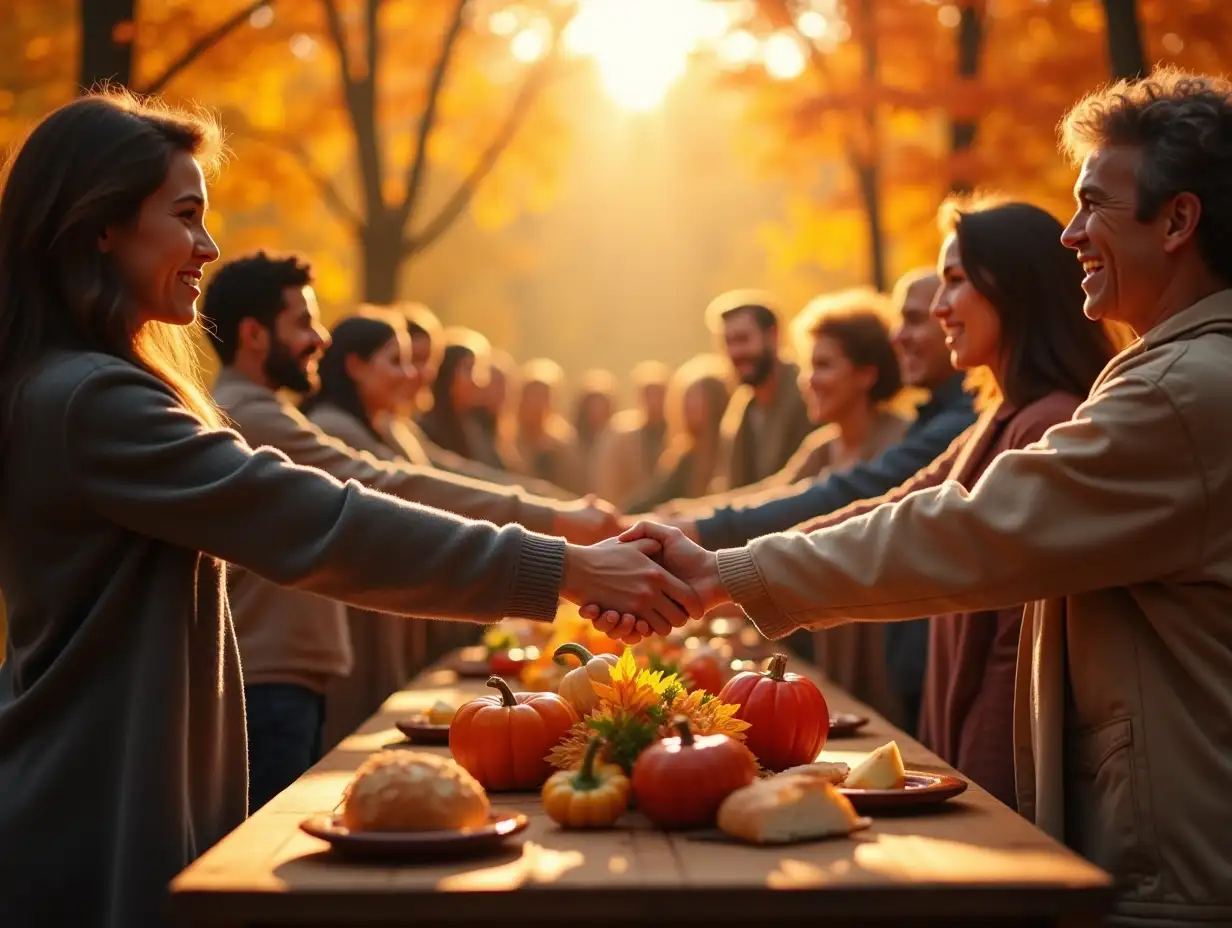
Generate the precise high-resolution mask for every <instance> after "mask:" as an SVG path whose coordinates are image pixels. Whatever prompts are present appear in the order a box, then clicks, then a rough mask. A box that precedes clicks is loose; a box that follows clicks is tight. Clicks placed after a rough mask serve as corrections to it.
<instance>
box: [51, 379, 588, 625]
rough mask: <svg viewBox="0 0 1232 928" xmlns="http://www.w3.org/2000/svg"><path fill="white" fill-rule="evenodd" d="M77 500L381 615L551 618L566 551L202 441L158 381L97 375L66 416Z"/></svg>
mask: <svg viewBox="0 0 1232 928" xmlns="http://www.w3.org/2000/svg"><path fill="white" fill-rule="evenodd" d="M63 442H64V446H65V454H66V460H68V461H69V462H70V466H71V467H72V469H73V476H74V478H75V480H76V484H77V486H78V488H79V489H78V492H79V493H80V494H81V496H82V503H83V505H85V506H88V507H90V508H92V509H93V510H94V511H96V512H98V513H99V514H100V515H101V516H103V517H105V518H107V519H109V520H111V521H112V522H114V523H116V524H117V525H119V526H122V527H123V528H125V529H127V530H129V531H131V532H133V533H136V534H139V535H145V536H148V537H151V538H155V539H158V540H160V541H163V542H167V543H170V544H174V545H179V546H181V547H184V548H187V549H189V550H195V551H202V552H205V553H206V554H209V555H213V556H214V557H216V558H219V559H220V560H223V561H227V562H229V563H232V564H235V565H237V566H239V567H243V568H245V569H247V570H250V571H252V572H253V573H254V574H257V575H259V576H262V577H264V578H266V579H267V580H270V581H272V582H274V583H278V584H281V585H283V586H289V587H294V588H296V589H301V590H306V591H308V592H311V593H317V594H319V595H323V596H328V597H331V598H334V599H339V600H342V601H344V602H348V603H351V604H353V605H356V606H363V607H366V608H370V609H377V610H380V611H382V612H394V613H402V614H408V615H417V616H431V617H437V618H454V619H470V620H474V621H481V622H492V621H497V620H499V619H500V618H501V617H502V616H524V617H527V618H537V619H550V618H552V616H553V615H554V614H555V611H556V604H557V597H558V591H559V586H560V581H561V576H562V573H563V568H564V549H565V546H564V542H563V541H561V540H558V539H549V538H546V537H544V536H540V535H535V534H534V533H531V532H528V531H526V530H525V529H523V528H521V527H519V526H516V525H515V526H507V527H505V528H501V529H498V528H496V527H495V526H494V525H491V524H490V523H486V522H467V521H464V520H462V519H459V518H456V517H454V516H451V515H449V514H447V513H444V512H441V511H438V510H435V509H430V508H427V507H425V506H419V505H416V504H414V503H409V502H405V501H403V500H400V499H397V498H395V497H392V496H387V495H385V494H382V493H379V492H376V491H374V490H369V489H366V488H365V487H363V486H361V485H360V484H359V483H357V482H355V481H348V482H346V483H342V482H341V481H339V480H337V479H335V478H333V477H331V476H329V475H327V474H325V473H323V472H322V471H319V470H316V469H314V468H311V467H303V466H297V465H293V464H291V463H290V462H289V461H288V460H287V458H286V457H285V456H284V455H283V454H282V453H281V452H278V451H274V450H271V449H268V448H263V449H259V450H257V451H253V450H252V449H251V448H249V447H248V445H246V444H245V443H244V441H243V440H242V439H241V438H240V437H239V435H237V434H236V433H235V432H232V431H229V430H222V429H217V430H211V429H207V428H205V427H204V426H203V425H202V424H201V423H200V421H199V420H198V419H197V418H196V417H195V416H193V415H192V414H190V413H189V412H188V411H187V410H186V409H185V408H184V407H183V405H182V404H181V403H180V402H179V401H178V399H177V398H176V397H175V396H174V395H173V394H172V393H171V392H170V390H169V389H168V388H167V387H166V386H165V385H164V384H163V383H162V382H161V381H160V380H158V379H157V378H155V377H153V376H151V375H150V374H147V373H145V372H144V371H141V370H140V369H138V368H135V367H133V366H132V365H130V364H126V363H123V362H119V361H117V362H114V363H103V364H100V365H99V366H98V367H97V368H96V369H95V370H94V371H93V372H92V373H90V374H89V375H87V376H86V377H85V378H84V379H83V380H82V381H81V382H80V384H78V385H77V386H76V388H75V389H74V390H73V392H72V394H71V396H70V398H69V400H68V402H67V407H66V410H65V416H64V421H63Z"/></svg>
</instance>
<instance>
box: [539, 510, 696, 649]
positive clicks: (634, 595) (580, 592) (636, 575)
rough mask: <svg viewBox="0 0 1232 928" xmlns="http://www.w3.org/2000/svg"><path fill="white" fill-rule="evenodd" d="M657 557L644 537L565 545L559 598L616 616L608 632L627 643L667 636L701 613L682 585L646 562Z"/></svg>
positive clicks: (653, 543)
mask: <svg viewBox="0 0 1232 928" xmlns="http://www.w3.org/2000/svg"><path fill="white" fill-rule="evenodd" d="M635 528H636V527H635ZM634 530H635V529H631V530H630V531H631V532H632V531H634ZM661 553H662V546H661V545H660V543H659V542H658V541H657V540H656V539H654V538H650V537H646V536H642V537H639V538H632V537H631V538H629V539H628V540H627V542H622V541H618V540H616V539H614V538H613V539H609V540H607V541H604V542H601V543H599V544H596V545H591V546H590V547H578V546H576V545H569V546H568V547H567V548H566V549H565V575H564V581H563V583H562V584H561V595H562V596H564V598H565V599H567V600H569V601H570V602H573V603H577V604H578V605H582V604H584V603H594V604H597V605H596V606H594V607H593V608H594V610H595V615H598V614H599V613H600V612H603V611H609V612H611V613H612V614H613V615H615V616H616V617H617V620H616V622H614V623H612V624H613V631H614V632H615V633H613V631H609V632H607V634H609V635H610V637H612V638H617V639H620V640H622V641H625V642H626V643H628V644H635V643H636V642H637V641H640V640H641V639H642V638H643V637H645V636H646V635H648V634H651V633H654V634H658V635H667V634H670V633H671V631H672V629H673V628H679V627H680V626H682V625H684V624H685V623H686V622H687V621H688V620H689V617H690V616H698V617H700V616H701V615H702V614H703V612H704V609H703V606H702V603H701V601H700V600H699V599H698V598H697V596H696V595H695V594H694V592H693V589H692V587H690V586H689V584H688V583H687V582H685V581H683V580H681V579H679V578H677V577H675V576H673V575H672V574H671V573H669V572H668V571H666V570H664V569H663V568H662V567H661V566H659V565H658V564H657V563H655V561H653V560H652V559H651V558H652V557H657V556H659V555H660V554H661Z"/></svg>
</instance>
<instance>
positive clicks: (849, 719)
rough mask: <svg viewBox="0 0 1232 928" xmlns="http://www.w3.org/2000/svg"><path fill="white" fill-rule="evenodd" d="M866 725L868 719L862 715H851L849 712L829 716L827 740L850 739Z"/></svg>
mask: <svg viewBox="0 0 1232 928" xmlns="http://www.w3.org/2000/svg"><path fill="white" fill-rule="evenodd" d="M867 724H868V719H867V718H865V717H864V716H862V715H852V714H851V713H850V712H840V713H838V714H837V715H832V716H830V734H829V735H828V736H827V737H829V738H850V737H851V736H852V735H854V734H856V732H858V731H859V730H860V729H861V728H863V727H864V726H865V725H867Z"/></svg>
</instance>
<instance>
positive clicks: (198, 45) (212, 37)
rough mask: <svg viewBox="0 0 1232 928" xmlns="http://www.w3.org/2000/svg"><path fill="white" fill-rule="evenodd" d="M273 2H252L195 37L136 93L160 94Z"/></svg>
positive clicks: (261, 0) (260, 0)
mask: <svg viewBox="0 0 1232 928" xmlns="http://www.w3.org/2000/svg"><path fill="white" fill-rule="evenodd" d="M273 3H274V0H253V2H252V3H249V4H248V5H247V6H245V7H244V8H243V9H240V10H237V11H236V12H235V13H233V14H232V15H231V16H229V17H227V18H226V19H224V20H223V21H222V22H221V23H219V24H218V25H217V26H215V27H214V28H213V29H211V30H209V31H208V32H205V33H202V34H201V35H200V36H198V37H197V41H195V42H193V43H192V45H190V46H188V48H187V49H186V50H185V51H184V54H182V55H180V57H179V58H177V59H175V61H173V62H171V64H169V65H167V67H165V68H164V69H163V70H162V72H161V73H160V74H158V75H157V76H156V77H154V78H153V79H152V80H150V81H149V82H148V83H146V84H144V85H143V86H142V87H141V88H139V89H138V90H137V92H138V93H161V92H162V91H163V89H164V88H166V86H167V85H168V84H170V83H171V81H173V80H174V79H175V78H176V77H178V76H179V75H180V73H181V72H182V71H184V70H185V69H186V68H188V67H189V66H190V65H192V64H193V63H194V62H195V61H196V60H197V59H198V58H200V57H201V56H202V55H204V54H205V53H206V52H208V51H209V50H210V49H211V48H213V47H214V46H215V45H217V44H218V43H219V42H221V41H222V40H223V39H225V38H226V37H227V36H229V35H230V34H231V33H232V32H234V31H235V30H236V29H238V28H239V27H240V26H242V25H244V23H245V22H247V20H248V17H250V16H252V14H253V13H255V12H256V11H257V10H259V9H260V8H261V7H263V6H272V5H273Z"/></svg>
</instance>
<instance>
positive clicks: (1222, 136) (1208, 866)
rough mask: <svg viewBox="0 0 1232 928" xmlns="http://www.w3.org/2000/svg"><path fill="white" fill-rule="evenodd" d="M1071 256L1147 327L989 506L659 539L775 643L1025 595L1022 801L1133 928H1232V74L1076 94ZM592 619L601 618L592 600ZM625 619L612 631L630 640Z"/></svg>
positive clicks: (713, 595) (1099, 299)
mask: <svg viewBox="0 0 1232 928" xmlns="http://www.w3.org/2000/svg"><path fill="white" fill-rule="evenodd" d="M1063 142H1064V147H1065V149H1066V151H1067V153H1068V154H1069V155H1070V156H1071V158H1072V159H1073V160H1074V161H1075V162H1080V163H1081V165H1082V167H1081V174H1080V176H1079V178H1078V182H1077V184H1076V186H1075V195H1076V198H1077V202H1078V206H1077V211H1076V213H1075V215H1074V218H1073V219H1072V220H1071V221H1070V224H1069V227H1068V228H1067V229H1066V230H1065V233H1064V235H1063V238H1062V240H1063V241H1064V242H1065V244H1066V245H1068V246H1069V247H1071V248H1073V249H1074V250H1075V251H1076V252H1077V258H1078V260H1079V261H1081V262H1082V265H1083V267H1084V269H1085V270H1086V276H1085V279H1084V280H1083V283H1082V288H1083V290H1084V291H1085V294H1086V301H1085V307H1084V311H1085V313H1086V315H1087V316H1089V317H1091V318H1092V319H1105V320H1109V321H1113V322H1120V323H1123V324H1125V325H1128V326H1130V327H1131V328H1133V329H1134V331H1135V332H1136V334H1137V335H1138V336H1139V337H1138V339H1137V340H1136V341H1135V342H1134V343H1133V344H1132V345H1130V346H1129V347H1128V348H1126V349H1125V350H1124V351H1122V352H1121V353H1120V354H1119V355H1117V357H1116V358H1115V359H1113V361H1112V362H1111V363H1110V364H1109V365H1108V367H1107V369H1106V370H1105V371H1104V373H1103V375H1102V376H1101V377H1100V378H1099V380H1097V381H1096V383H1095V385H1094V386H1093V387H1092V389H1091V393H1090V396H1089V398H1088V399H1087V401H1086V402H1085V403H1084V404H1083V405H1082V406H1080V407H1079V408H1078V410H1077V411H1076V412H1075V413H1074V416H1073V419H1072V420H1070V421H1068V422H1064V423H1061V424H1059V425H1057V426H1054V427H1053V428H1052V429H1050V430H1049V431H1048V432H1047V433H1046V434H1045V435H1044V437H1043V439H1042V440H1041V441H1040V442H1038V443H1037V444H1035V445H1032V446H1029V447H1028V448H1027V449H1025V450H1020V451H1014V452H1011V453H1008V454H1004V455H1001V456H1000V457H998V458H997V460H996V461H995V462H994V463H993V464H992V465H991V466H990V467H989V468H988V470H987V471H985V473H984V475H983V477H982V478H981V479H980V481H979V482H978V483H977V484H976V485H975V486H974V487H972V489H971V490H970V491H967V490H965V489H963V488H962V487H961V486H959V485H958V484H954V483H949V484H945V485H942V486H940V487H937V488H935V489H931V490H921V491H919V492H916V493H912V494H910V495H908V496H906V497H905V498H903V499H901V500H899V501H898V502H894V503H888V504H885V505H882V506H879V507H877V508H876V509H874V510H873V511H871V512H869V513H867V514H866V515H863V516H860V517H856V518H852V519H848V520H846V521H844V522H842V523H840V524H838V525H836V526H834V527H832V528H827V529H822V530H819V531H816V532H813V533H811V534H804V533H799V532H797V533H788V534H779V535H768V536H766V537H763V538H760V539H756V540H754V541H752V542H750V543H749V544H748V545H746V546H744V547H741V548H732V549H728V550H724V551H719V552H718V553H717V554H711V553H708V552H705V551H703V550H702V549H701V548H699V547H698V546H696V545H694V544H693V543H692V542H690V541H689V540H688V539H687V538H685V536H684V535H683V534H682V533H680V532H679V531H677V530H675V529H672V528H662V527H659V526H655V525H653V524H650V523H642V524H641V525H639V526H636V527H635V528H633V529H631V530H630V531H629V532H626V533H625V534H624V535H623V536H622V537H623V538H624V539H626V540H632V539H634V538H637V537H640V536H651V537H654V538H657V539H659V540H660V541H661V542H662V543H663V544H664V547H665V550H664V563H665V565H666V566H667V568H668V569H669V570H671V571H672V572H673V573H676V574H677V576H679V577H681V578H682V579H684V580H686V581H687V582H689V583H690V585H692V586H693V588H694V589H695V590H696V591H697V593H698V594H699V598H701V599H702V601H703V603H704V604H705V605H706V606H707V607H708V608H713V607H715V606H718V605H721V604H723V603H724V602H726V601H728V600H734V601H735V602H736V603H738V604H739V605H740V606H741V607H743V608H744V610H745V611H746V612H747V613H748V615H749V616H750V617H751V618H752V619H753V621H754V622H755V623H756V624H757V626H758V627H759V628H760V629H761V631H762V632H763V633H764V634H765V635H766V636H767V637H771V638H781V637H783V636H785V635H788V634H790V633H791V632H793V631H795V630H796V629H797V628H803V627H813V628H817V627H821V628H825V627H829V626H833V625H837V624H841V623H842V622H845V621H851V620H857V621H861V620H862V621H870V620H872V621H876V620H901V619H908V618H914V617H916V616H921V615H929V614H932V613H940V612H949V611H956V610H963V611H977V610H986V609H997V608H1002V607H1005V606H1008V605H1009V604H1011V603H1018V602H1026V603H1028V605H1027V607H1026V611H1025V613H1024V621H1023V631H1022V640H1021V642H1020V647H1019V663H1018V677H1017V682H1016V687H1015V710H1014V711H1015V720H1014V737H1015V764H1016V771H1015V773H1016V783H1017V792H1018V800H1019V808H1020V810H1021V811H1022V812H1023V814H1025V815H1027V816H1028V817H1030V818H1032V819H1033V820H1034V821H1035V822H1036V823H1037V824H1038V825H1040V826H1041V827H1042V828H1044V829H1045V830H1047V831H1048V832H1050V833H1051V834H1053V835H1055V836H1056V837H1058V838H1061V839H1063V840H1065V841H1066V843H1068V844H1069V845H1070V846H1071V847H1073V848H1074V849H1075V850H1077V851H1078V852H1079V853H1081V854H1082V855H1083V856H1085V857H1087V858H1088V859H1090V860H1092V861H1093V862H1095V863H1096V864H1098V865H1099V866H1100V867H1102V868H1104V869H1105V870H1107V871H1109V872H1110V873H1111V874H1112V875H1113V876H1114V877H1115V879H1116V885H1117V893H1118V894H1117V901H1116V907H1115V914H1114V916H1113V917H1112V919H1111V923H1112V924H1117V925H1138V926H1144V925H1153V926H1154V925H1158V926H1164V925H1168V926H1175V925H1194V926H1197V925H1216V924H1218V925H1229V924H1232V802H1229V799H1228V797H1229V788H1230V787H1232V415H1229V402H1230V401H1232V83H1229V82H1228V81H1225V80H1222V79H1217V78H1209V77H1195V76H1192V75H1188V74H1185V73H1183V72H1180V71H1177V70H1171V69H1168V70H1161V71H1159V72H1156V73H1155V74H1154V75H1153V76H1152V77H1151V78H1149V79H1147V80H1144V81H1140V82H1134V83H1127V82H1121V83H1117V84H1114V85H1112V86H1110V87H1108V88H1106V89H1104V90H1101V91H1098V92H1096V93H1094V94H1092V95H1090V96H1089V97H1087V98H1086V99H1084V100H1083V101H1082V102H1081V103H1079V104H1078V105H1077V106H1076V107H1075V108H1074V109H1073V110H1072V111H1071V112H1070V114H1069V115H1068V116H1067V117H1066V120H1065V122H1064V127H1063ZM586 614H588V615H595V614H596V613H595V611H593V610H592V609H591V607H587V613H586ZM631 625H632V623H631V622H630V621H629V620H626V619H621V618H617V617H615V616H613V615H612V614H611V613H607V614H604V615H603V616H600V617H599V618H597V619H596V626H597V627H599V628H600V629H602V630H604V631H608V632H609V633H614V634H621V633H622V632H625V631H631V630H633V629H632V628H630V626H631Z"/></svg>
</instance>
